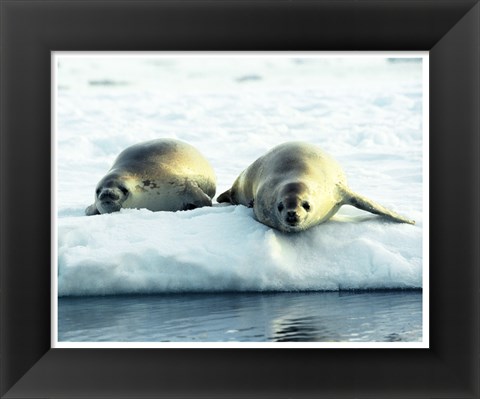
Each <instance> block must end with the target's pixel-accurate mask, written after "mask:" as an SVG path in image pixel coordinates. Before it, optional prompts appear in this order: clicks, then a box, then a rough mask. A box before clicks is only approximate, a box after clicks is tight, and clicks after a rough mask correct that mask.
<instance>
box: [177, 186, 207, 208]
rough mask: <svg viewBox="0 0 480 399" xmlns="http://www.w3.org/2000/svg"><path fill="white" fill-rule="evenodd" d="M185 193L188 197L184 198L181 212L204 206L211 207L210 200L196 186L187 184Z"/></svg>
mask: <svg viewBox="0 0 480 399" xmlns="http://www.w3.org/2000/svg"><path fill="white" fill-rule="evenodd" d="M186 191H187V192H188V195H187V198H185V203H184V205H183V210H185V211H187V210H191V209H196V208H202V207H204V206H212V199H211V198H210V197H209V196H208V195H207V194H205V193H204V192H203V191H202V189H201V188H200V187H198V186H197V185H196V184H194V183H188V184H187V188H186Z"/></svg>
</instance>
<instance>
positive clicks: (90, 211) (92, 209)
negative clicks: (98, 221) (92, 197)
mask: <svg viewBox="0 0 480 399" xmlns="http://www.w3.org/2000/svg"><path fill="white" fill-rule="evenodd" d="M85 215H87V216H92V215H100V212H99V211H98V209H97V207H96V206H95V204H92V205H90V206H89V207H88V208H87V209H85Z"/></svg>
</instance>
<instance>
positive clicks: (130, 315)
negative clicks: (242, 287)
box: [58, 291, 422, 342]
mask: <svg viewBox="0 0 480 399" xmlns="http://www.w3.org/2000/svg"><path fill="white" fill-rule="evenodd" d="M58 330H59V331H58V341H60V342H61V341H78V342H79V341H86V342H99V341H117V342H121V341H123V342H128V341H137V342H205V341H206V342H223V341H237V342H246V341H254V342H265V341H270V342H286V341H298V342H300V341H303V342H311V341H317V342H338V341H340V342H396V341H399V342H401V341H410V342H411V341H421V339H422V292H421V291H386V292H361V293H352V292H340V293H339V292H327V293H325V292H323V293H318V292H315V293H270V294H261V293H227V294H218V293H217V294H174V295H157V296H116V297H115V296H114V297H79V298H59V302H58Z"/></svg>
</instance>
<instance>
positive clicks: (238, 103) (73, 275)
mask: <svg viewBox="0 0 480 399" xmlns="http://www.w3.org/2000/svg"><path fill="white" fill-rule="evenodd" d="M56 59H57V62H58V63H57V66H58V68H57V73H56V84H57V93H56V104H55V112H56V117H57V118H56V140H55V144H56V150H55V152H56V167H55V170H56V173H57V184H56V206H57V215H58V218H57V228H58V233H57V235H58V293H59V295H62V296H65V295H105V294H126V293H164V292H192V291H195V292H197V291H201V292H206V291H266V290H276V291H290V290H339V289H370V288H372V289H376V288H420V287H422V267H423V263H424V259H423V250H422V248H423V235H424V231H423V229H424V222H423V215H424V214H425V212H424V210H423V195H424V193H423V184H424V179H425V176H426V174H425V173H424V171H423V169H422V165H423V156H424V155H423V147H424V139H423V133H422V132H423V117H422V109H423V104H422V102H423V95H422V91H423V88H422V62H421V60H419V59H413V60H412V59H403V60H399V59H386V58H379V57H375V58H332V57H330V58H318V57H308V56H302V57H274V56H270V57H253V56H242V57H235V58H233V57H214V56H210V57H202V58H200V57H198V56H192V57H179V56H177V55H170V56H169V57H160V56H158V55H142V56H140V55H136V56H129V57H121V56H116V57H105V56H101V55H96V56H92V55H84V56H71V55H67V54H63V55H61V54H60V55H57V58H56ZM159 137H172V138H177V139H181V140H184V141H187V142H189V143H191V144H192V145H194V146H196V147H197V148H198V149H199V150H200V151H201V152H202V153H203V154H204V155H205V156H206V157H207V158H208V159H209V161H210V162H211V164H212V165H213V167H214V169H215V171H216V174H217V195H218V194H220V193H222V192H223V191H224V190H226V189H228V188H229V187H230V185H231V184H232V183H233V181H234V180H235V178H236V176H237V175H238V174H239V173H240V172H241V171H242V170H243V169H244V168H245V167H247V166H248V165H249V164H250V163H251V162H253V161H254V160H255V159H256V158H257V157H258V156H260V155H262V154H263V153H264V152H266V151H267V150H268V149H270V148H272V147H273V146H275V145H277V144H279V143H281V142H285V141H289V140H304V141H308V142H312V143H315V144H317V145H319V146H321V147H322V148H323V149H324V150H326V151H327V152H328V153H330V154H331V155H332V156H333V157H334V158H336V159H337V160H338V161H339V162H340V163H341V164H342V166H343V168H344V170H345V172H346V175H347V177H348V180H349V185H350V187H351V188H352V189H353V190H354V191H357V192H359V193H361V194H363V195H365V196H368V197H370V198H372V199H374V200H375V201H377V202H379V203H381V204H383V205H385V206H388V207H390V208H392V209H393V210H395V211H397V212H398V213H401V214H404V215H406V216H408V217H409V218H412V219H415V220H416V222H417V223H416V225H415V226H411V225H406V224H396V223H391V222H388V221H386V220H384V219H382V218H379V217H377V216H374V215H371V214H369V213H366V212H362V211H360V210H357V209H355V208H352V207H348V206H344V207H342V208H341V209H340V211H339V212H338V214H337V215H336V216H334V218H333V219H332V220H330V221H328V222H327V223H324V224H321V225H319V226H316V227H314V228H312V229H310V230H308V231H306V232H302V233H298V234H290V235H287V234H284V233H281V232H278V231H275V230H272V229H270V228H268V227H266V226H264V225H262V224H260V223H258V222H256V221H255V220H254V218H253V212H252V210H251V209H248V208H246V207H243V206H228V205H219V204H215V206H214V207H212V208H202V209H196V210H193V211H182V212H175V213H173V212H150V211H148V210H145V209H142V210H134V209H128V210H122V211H121V212H119V213H115V214H108V215H98V216H90V217H86V216H84V209H85V208H86V207H87V206H88V205H90V204H91V203H92V202H93V196H94V189H95V185H96V183H97V182H98V181H99V180H100V178H101V177H102V176H103V175H104V174H105V173H106V171H107V170H108V169H109V168H110V166H111V164H112V162H113V160H114V159H115V157H116V156H117V155H118V153H119V152H120V151H122V150H123V149H124V148H125V147H127V146H129V145H132V144H135V143H137V142H140V141H145V140H150V139H154V138H159Z"/></svg>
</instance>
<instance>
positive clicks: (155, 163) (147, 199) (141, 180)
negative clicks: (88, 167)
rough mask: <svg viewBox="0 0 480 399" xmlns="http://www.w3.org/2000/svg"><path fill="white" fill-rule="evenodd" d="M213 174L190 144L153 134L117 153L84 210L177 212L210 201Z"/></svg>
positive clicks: (198, 206)
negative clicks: (153, 137) (91, 201)
mask: <svg viewBox="0 0 480 399" xmlns="http://www.w3.org/2000/svg"><path fill="white" fill-rule="evenodd" d="M215 190H216V178H215V173H214V171H213V169H212V167H211V165H210V163H209V162H208V161H207V159H206V158H205V157H204V156H203V155H202V154H201V153H200V152H199V151H198V150H197V149H196V148H195V147H193V146H192V145H190V144H188V143H185V142H183V141H180V140H175V139H166V138H163V139H157V140H151V141H146V142H143V143H138V144H135V145H132V146H131V147H128V148H126V149H125V150H123V151H122V152H121V153H120V154H119V155H118V157H117V158H116V160H115V162H114V164H113V166H112V167H111V169H110V170H109V171H108V173H107V174H106V175H105V176H104V177H103V178H102V179H101V180H100V181H99V183H98V184H97V187H96V189H95V202H94V203H93V204H92V205H90V206H89V207H88V208H87V209H85V214H86V215H96V214H103V213H111V212H116V211H119V210H120V209H121V208H146V209H149V210H151V211H179V210H188V209H194V208H200V207H203V206H211V205H212V198H213V197H214V196H215Z"/></svg>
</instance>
